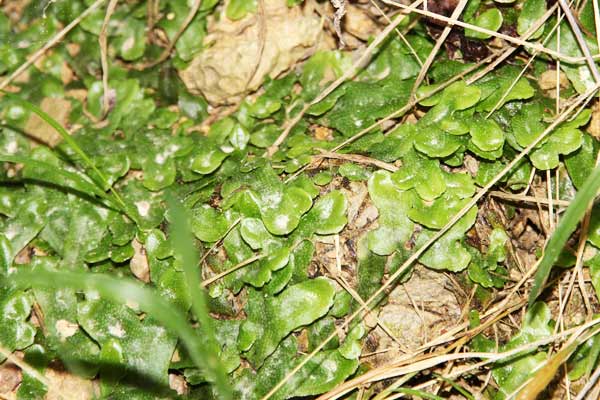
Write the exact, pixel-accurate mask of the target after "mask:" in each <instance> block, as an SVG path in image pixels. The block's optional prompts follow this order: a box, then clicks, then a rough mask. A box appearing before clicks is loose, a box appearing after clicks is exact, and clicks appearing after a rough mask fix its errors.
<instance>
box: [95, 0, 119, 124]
mask: <svg viewBox="0 0 600 400" xmlns="http://www.w3.org/2000/svg"><path fill="white" fill-rule="evenodd" d="M118 2H119V0H110V2H109V3H108V7H106V14H105V15H104V21H102V28H101V29H100V35H98V43H99V44H100V64H101V65H102V88H103V90H104V95H103V96H102V108H103V109H102V118H105V117H106V115H108V112H109V111H110V94H109V87H108V38H107V34H106V30H107V28H108V24H109V22H110V17H111V16H112V15H113V13H114V12H115V9H116V8H117V3H118Z"/></svg>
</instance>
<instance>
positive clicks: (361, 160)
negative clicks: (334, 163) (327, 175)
mask: <svg viewBox="0 0 600 400" xmlns="http://www.w3.org/2000/svg"><path fill="white" fill-rule="evenodd" d="M317 150H318V151H320V152H321V154H317V155H314V156H313V158H314V159H316V160H319V159H323V158H330V159H335V160H344V161H351V162H353V163H357V164H366V165H374V166H375V167H377V168H381V169H384V170H386V171H390V172H396V171H398V167H397V166H395V165H394V164H390V163H386V162H384V161H380V160H377V159H375V158H371V157H367V156H363V155H360V154H338V153H334V152H331V151H327V150H324V149H317Z"/></svg>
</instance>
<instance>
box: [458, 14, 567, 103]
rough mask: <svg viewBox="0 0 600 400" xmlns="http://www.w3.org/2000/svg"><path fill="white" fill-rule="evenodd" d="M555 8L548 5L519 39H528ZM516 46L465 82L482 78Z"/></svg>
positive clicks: (516, 47) (512, 51)
mask: <svg viewBox="0 0 600 400" xmlns="http://www.w3.org/2000/svg"><path fill="white" fill-rule="evenodd" d="M556 10H559V8H558V4H557V3H554V5H553V6H552V7H550V8H549V9H548V11H546V12H545V13H544V15H542V17H541V18H540V19H538V20H537V21H535V23H534V24H533V25H532V26H531V27H530V28H529V29H528V30H527V31H526V32H525V33H524V34H523V35H522V36H521V37H520V39H521V40H528V39H529V38H530V37H531V36H532V35H533V34H534V33H535V32H537V30H538V29H539V28H540V27H541V26H542V25H543V24H545V23H546V21H547V20H548V18H550V16H551V15H552V13H553V12H554V11H556ZM518 48H519V47H518V46H513V47H509V48H508V49H506V50H505V51H504V53H502V54H501V55H500V56H499V57H498V58H497V59H495V60H494V62H492V63H491V64H489V65H488V66H487V67H485V69H484V70H482V71H480V72H478V73H476V74H475V75H473V76H472V77H471V78H469V79H468V80H467V83H468V84H469V85H470V84H472V83H473V82H476V81H478V80H479V79H481V78H483V77H484V76H485V75H487V74H488V73H489V72H490V71H492V70H494V69H495V68H496V67H497V66H498V65H500V64H501V63H502V62H504V60H506V59H507V58H508V57H510V56H511V55H512V54H513V53H514V52H515V51H517V49H518ZM557 114H558V112H557Z"/></svg>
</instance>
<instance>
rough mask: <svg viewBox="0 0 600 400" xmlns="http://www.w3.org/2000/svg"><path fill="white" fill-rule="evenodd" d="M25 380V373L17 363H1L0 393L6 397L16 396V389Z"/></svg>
mask: <svg viewBox="0 0 600 400" xmlns="http://www.w3.org/2000/svg"><path fill="white" fill-rule="evenodd" d="M22 380H23V374H22V373H21V370H20V369H19V367H17V366H16V365H14V364H12V363H9V362H5V363H4V364H2V365H0V395H2V397H3V398H4V397H6V398H14V397H15V396H14V390H15V389H16V388H17V386H19V384H20V383H21V381H22Z"/></svg>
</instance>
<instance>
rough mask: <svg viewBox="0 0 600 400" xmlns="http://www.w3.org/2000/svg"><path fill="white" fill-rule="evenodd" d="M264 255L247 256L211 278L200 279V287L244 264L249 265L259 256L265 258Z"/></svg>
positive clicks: (258, 258)
mask: <svg viewBox="0 0 600 400" xmlns="http://www.w3.org/2000/svg"><path fill="white" fill-rule="evenodd" d="M265 257H266V256H264V255H260V254H259V255H256V256H252V257H250V258H248V259H247V260H244V261H242V262H240V263H239V264H236V265H234V266H233V267H231V268H229V269H228V270H226V271H223V272H221V273H220V274H217V275H215V276H213V277H212V278H209V279H206V280H204V281H202V287H207V286H208V285H210V284H211V283H214V282H216V281H218V280H219V279H221V278H223V277H224V276H227V275H229V274H231V273H232V272H235V271H237V270H238V269H240V268H243V267H245V266H246V265H250V264H252V263H253V262H254V261H257V260H260V259H261V258H265Z"/></svg>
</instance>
